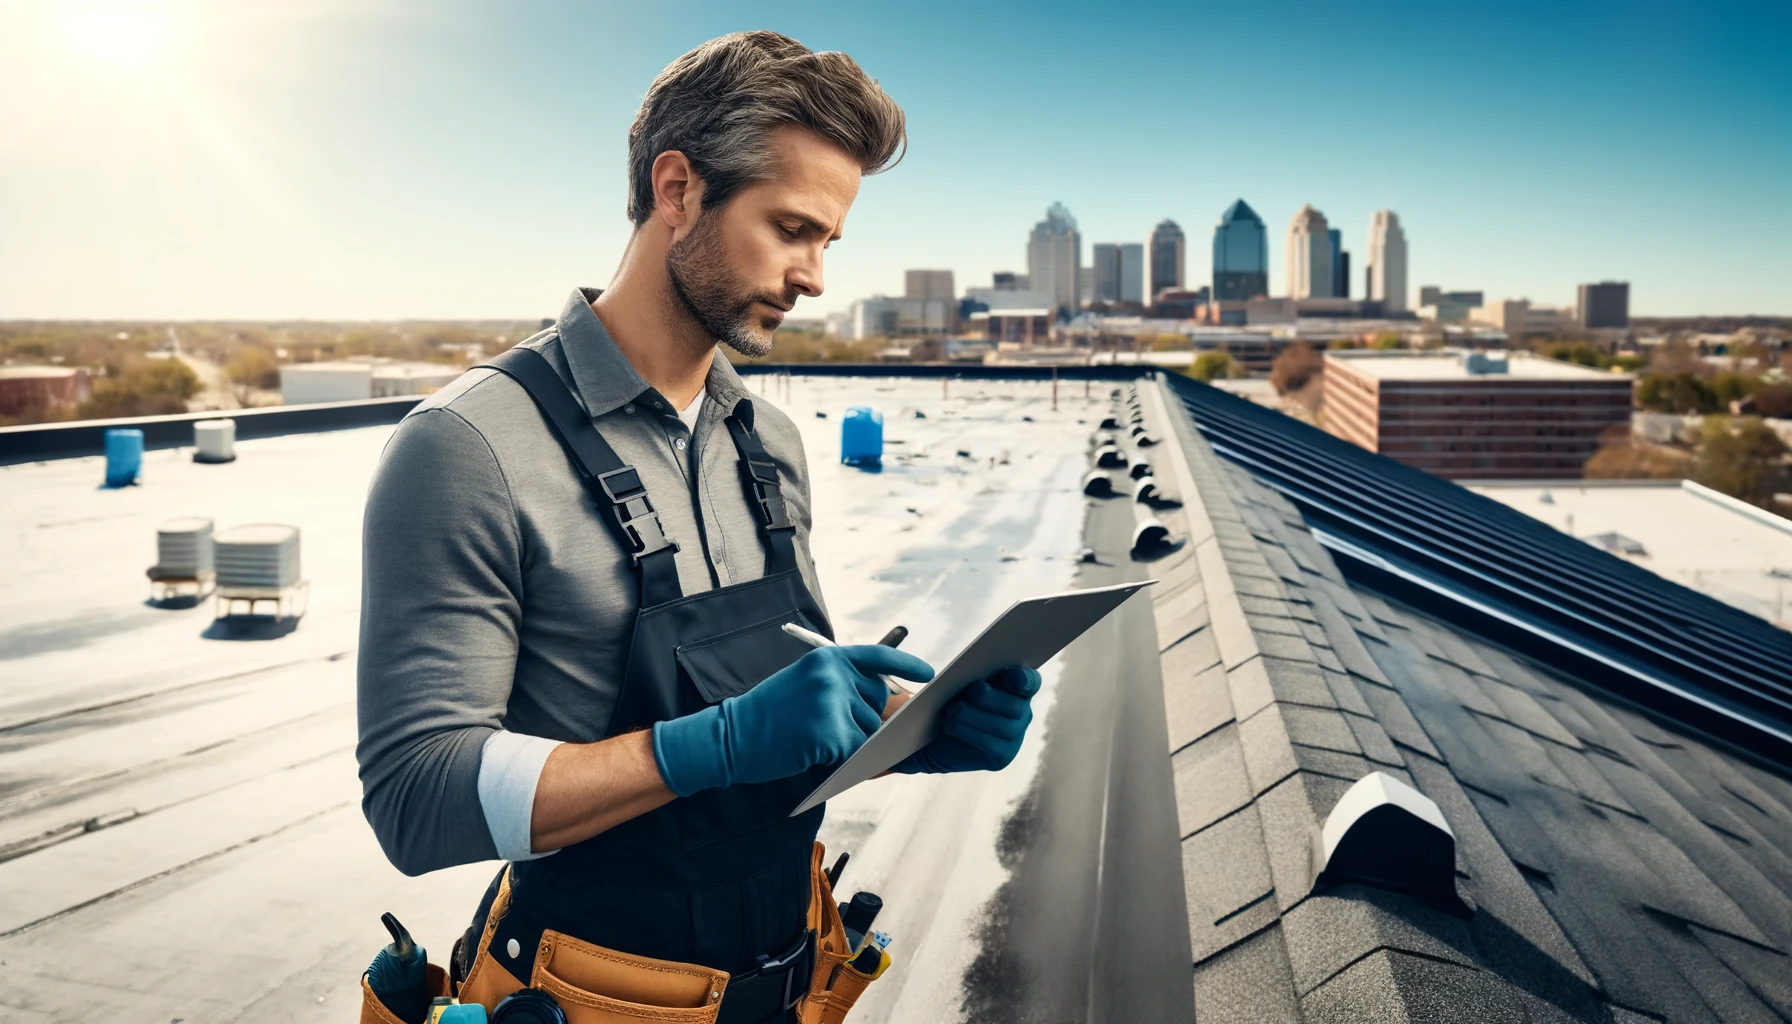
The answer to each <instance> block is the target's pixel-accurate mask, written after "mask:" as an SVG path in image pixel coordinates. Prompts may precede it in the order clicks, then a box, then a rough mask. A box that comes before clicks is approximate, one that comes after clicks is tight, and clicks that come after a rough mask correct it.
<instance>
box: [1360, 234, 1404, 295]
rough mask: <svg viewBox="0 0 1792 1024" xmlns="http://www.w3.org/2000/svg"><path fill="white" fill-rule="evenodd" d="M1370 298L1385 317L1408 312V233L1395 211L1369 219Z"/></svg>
mask: <svg viewBox="0 0 1792 1024" xmlns="http://www.w3.org/2000/svg"><path fill="white" fill-rule="evenodd" d="M1366 269H1367V270H1368V274H1369V294H1367V295H1365V296H1363V297H1364V298H1366V299H1373V300H1375V301H1377V302H1379V303H1381V309H1382V312H1383V313H1404V312H1406V232H1405V231H1403V230H1401V228H1400V217H1399V216H1398V215H1397V214H1395V213H1394V211H1392V210H1377V211H1376V212H1375V216H1373V217H1371V218H1369V266H1368V267H1367V268H1366Z"/></svg>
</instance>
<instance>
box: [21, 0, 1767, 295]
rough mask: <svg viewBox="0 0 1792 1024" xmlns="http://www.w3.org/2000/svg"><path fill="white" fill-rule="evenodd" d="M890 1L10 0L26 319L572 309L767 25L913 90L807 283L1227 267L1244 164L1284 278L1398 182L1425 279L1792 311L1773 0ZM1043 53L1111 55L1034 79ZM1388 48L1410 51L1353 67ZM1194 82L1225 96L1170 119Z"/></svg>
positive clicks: (1394, 202) (1275, 275)
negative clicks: (667, 102) (1067, 244)
mask: <svg viewBox="0 0 1792 1024" xmlns="http://www.w3.org/2000/svg"><path fill="white" fill-rule="evenodd" d="M896 10H897V9H895V8H886V9H877V8H871V7H863V6H855V7H853V8H850V9H846V8H842V9H838V10H835V9H826V8H807V7H793V6H785V5H764V6H758V7H753V8H744V7H741V6H738V5H720V4H696V5H694V6H692V7H691V8H690V9H689V12H688V16H687V17H683V18H680V19H678V20H677V21H676V23H667V22H666V21H665V20H664V19H659V18H656V17H655V16H654V15H653V14H652V12H650V11H636V10H630V9H626V8H623V7H620V6H616V7H606V6H600V5H586V4H571V3H560V2H554V3H547V2H535V3H526V4H519V5H512V6H511V7H507V8H504V9H503V10H502V11H501V12H500V11H499V10H498V9H494V8H487V7H472V6H467V5H458V4H442V5H425V4H422V3H421V2H417V0H368V2H366V3H347V2H341V3H330V4H312V5H290V4H279V5H255V6H253V7H241V6H233V5H227V4H224V3H221V2H216V0H106V2H99V3H93V2H76V0H67V2H63V3H55V4H52V3H50V2H49V0H13V2H10V3H5V4H0V60H4V61H5V62H6V64H7V66H8V67H9V69H10V70H11V73H12V75H13V79H12V80H13V82H14V86H15V87H14V88H11V89H9V90H7V91H6V93H5V94H4V95H0V138H5V139H7V140H8V143H7V144H8V147H9V159H7V160H5V161H0V224H5V225H6V229H5V231H4V233H3V234H0V318H34V317H45V318H80V319H99V318H126V317H142V318H166V319H189V318H191V319H214V318H245V319H276V318H287V317H305V318H317V319H357V318H388V319H390V318H403V317H424V318H475V317H479V318H483V317H494V318H495V317H529V316H538V315H549V314H551V313H552V312H553V309H554V308H555V307H556V306H557V304H558V302H559V299H560V297H561V296H563V295H564V293H565V291H566V289H567V288H568V287H570V286H571V285H573V284H575V283H579V284H595V285H602V284H604V283H605V281H606V279H607V278H608V276H609V274H610V273H611V272H612V270H613V269H614V267H615V265H616V261H617V259H618V258H619V256H620V254H621V251H622V247H623V245H624V244H625V243H626V240H627V235H628V223H627V220H626V219H625V218H624V217H623V215H622V208H623V202H624V195H625V182H624V161H623V159H622V153H623V148H624V142H625V132H626V128H627V124H628V122H629V120H630V119H631V118H632V117H633V115H634V112H635V109H636V107H637V105H638V103H639V99H640V96H641V94H642V93H643V92H644V91H645V89H646V86H647V84H648V83H649V82H650V81H651V79H652V77H653V75H654V74H655V73H656V72H657V71H658V70H659V69H660V68H661V67H663V66H664V65H665V64H666V63H667V62H668V61H669V60H671V59H672V58H674V57H676V56H677V55H678V54H680V53H682V52H684V51H685V50H687V49H689V48H690V47H691V46H693V45H696V44H697V43H699V42H701V41H703V40H704V39H707V38H710V37H712V36H714V35H718V34H721V33H723V32H726V31H731V30H737V29H742V28H751V27H767V28H772V29H776V30H779V31H784V32H788V33H790V34H792V35H794V36H796V37H797V38H799V39H802V40H803V41H804V42H805V43H807V44H808V45H810V46H813V47H816V48H818V49H841V50H845V51H846V52H848V53H850V54H852V55H853V56H854V57H855V58H856V59H858V60H859V61H860V62H861V63H862V64H863V65H864V66H865V67H866V69H867V70H868V71H869V72H870V73H871V74H872V75H873V76H875V77H877V78H878V79H879V80H880V81H881V82H882V83H883V84H884V86H885V87H886V88H887V89H888V90H889V91H890V93H891V95H892V96H893V97H895V98H896V99H897V101H898V102H899V103H901V104H903V106H904V108H905V109H906V110H907V112H908V115H909V125H910V135H911V138H910V149H909V152H908V156H907V157H906V158H905V159H904V161H903V162H902V164H901V165H900V166H898V167H897V168H896V169H895V170H893V171H892V172H890V173H889V174H887V175H882V176H878V177H873V178H868V179H866V181H865V183H864V186H863V188H862V190H861V194H860V198H859V201H858V203H857V204H856V205H855V207H854V209H853V212H852V215H851V217H850V218H849V220H848V223H847V230H846V234H845V237H844V238H843V239H842V241H841V243H840V244H838V245H837V246H835V247H834V249H833V250H832V251H831V252H830V254H829V260H828V267H827V274H828V278H827V283H828V287H827V292H826V294H825V295H824V296H823V297H822V298H820V299H819V300H808V299H805V300H803V301H802V302H800V303H799V304H798V307H797V309H796V311H795V313H794V315H795V316H797V317H818V316H821V315H823V314H825V313H828V312H831V311H837V310H843V309H844V308H846V306H847V305H848V304H850V303H851V302H852V300H854V299H855V298H860V297H864V296H868V295H873V294H877V293H880V292H881V293H885V294H896V293H898V292H899V291H900V290H901V288H902V285H903V277H902V273H903V271H904V270H905V269H906V268H910V267H939V268H949V269H951V270H953V271H954V272H955V276H956V279H957V281H958V282H959V284H960V287H961V288H963V287H965V286H974V285H980V284H982V283H983V282H987V281H989V280H990V275H991V273H992V272H993V271H997V270H1014V271H1021V272H1024V270H1025V266H1024V256H1025V253H1024V251H1023V250H1022V249H1020V248H1019V246H1018V245H1017V242H1018V240H1019V235H1020V234H1021V233H1022V231H1024V229H1025V227H1026V225H1029V224H1032V223H1034V222H1035V221H1036V220H1037V219H1038V217H1039V211H1040V210H1042V209H1044V208H1046V207H1047V206H1048V205H1049V204H1051V203H1052V202H1055V201H1061V202H1063V203H1064V204H1065V205H1067V206H1068V207H1069V208H1070V209H1071V210H1074V211H1075V212H1076V216H1077V218H1078V220H1079V224H1080V228H1079V234H1080V235H1081V236H1082V237H1083V238H1084V239H1096V238H1099V239H1103V240H1112V241H1115V242H1127V243H1131V242H1140V243H1143V242H1146V241H1147V239H1148V237H1149V235H1150V232H1151V230H1152V227H1153V225H1155V224H1157V223H1158V222H1160V221H1162V220H1165V219H1169V220H1173V221H1175V222H1176V223H1178V224H1180V225H1183V226H1184V229H1185V231H1187V232H1188V234H1189V244H1188V246H1187V251H1186V263H1185V268H1184V272H1185V280H1186V281H1187V282H1189V283H1191V284H1198V283H1201V282H1205V281H1209V280H1211V279H1212V273H1211V264H1210V262H1209V260H1210V258H1211V246H1210V245H1209V244H1207V240H1208V239H1207V236H1208V234H1209V232H1210V230H1211V225H1212V224H1213V223H1214V222H1215V220H1216V219H1217V217H1218V215H1219V213H1220V212H1221V211H1223V210H1224V209H1225V208H1226V207H1227V205H1228V204H1230V203H1231V202H1232V201H1233V200H1235V199H1237V198H1238V197H1241V196H1242V197H1246V198H1248V199H1249V201H1250V204H1251V206H1252V207H1253V208H1254V209H1255V210H1256V211H1257V212H1258V213H1259V214H1260V215H1261V216H1262V218H1263V219H1264V220H1265V222H1267V223H1268V224H1269V225H1271V226H1272V227H1273V228H1274V229H1276V230H1274V232H1273V233H1274V234H1275V235H1276V237H1275V238H1272V239H1271V240H1270V244H1269V250H1270V251H1269V254H1268V255H1269V259H1268V266H1267V271H1268V289H1267V290H1268V291H1269V293H1270V294H1284V293H1286V291H1287V284H1286V282H1285V281H1284V280H1283V276H1284V273H1285V258H1284V257H1285V254H1284V253H1283V252H1282V251H1281V249H1282V246H1281V241H1282V239H1281V232H1280V230H1279V229H1280V228H1281V227H1282V226H1283V225H1285V224H1287V223H1288V220H1289V218H1290V217H1291V216H1292V215H1293V214H1294V213H1295V211H1297V210H1298V209H1299V208H1300V207H1301V206H1303V205H1306V204H1311V205H1313V206H1314V207H1316V208H1318V209H1322V210H1324V211H1325V212H1326V214H1327V217H1328V220H1329V221H1330V222H1331V223H1332V224H1333V225H1335V226H1340V227H1341V229H1342V230H1343V232H1344V238H1343V248H1344V249H1345V250H1347V251H1350V252H1352V253H1355V254H1358V255H1357V256H1355V257H1353V261H1352V262H1353V265H1354V264H1356V263H1358V262H1359V261H1361V260H1364V259H1365V258H1366V255H1367V251H1368V250H1367V247H1366V239H1365V238H1364V237H1363V235H1362V234H1361V232H1362V230H1363V226H1364V225H1366V224H1368V223H1369V221H1370V218H1371V216H1372V215H1373V213H1374V212H1375V211H1377V210H1383V209H1393V210H1397V211H1399V213H1400V216H1401V220H1402V222H1403V223H1404V224H1405V225H1406V228H1407V231H1408V233H1409V238H1410V241H1411V244H1412V245H1413V250H1412V251H1413V254H1414V255H1413V261H1412V264H1411V266H1410V267H1408V268H1407V283H1408V289H1409V301H1411V292H1410V289H1413V288H1416V287H1417V285H1418V284H1419V283H1420V282H1440V283H1447V284H1450V285H1451V286H1452V287H1457V286H1463V287H1473V288H1476V289H1480V290H1483V291H1485V292H1486V293H1487V294H1488V295H1489V297H1506V296H1511V297H1525V298H1529V299H1530V300H1531V301H1532V302H1534V303H1537V304H1539V305H1555V306H1567V305H1571V304H1572V303H1573V302H1574V300H1575V289H1576V287H1577V285H1578V283H1580V282H1586V281H1599V280H1607V279H1611V280H1623V281H1629V282H1631V283H1632V287H1633V294H1634V296H1635V300H1636V301H1635V308H1634V309H1633V310H1632V313H1633V315H1638V316H1650V315H1695V314H1743V313H1761V314H1781V315H1784V314H1787V313H1792V289H1788V288H1786V287H1785V286H1784V282H1785V281H1786V280H1787V279H1788V278H1789V277H1792V257H1788V256H1787V254H1786V252H1785V250H1784V248H1783V246H1782V244H1781V239H1783V238H1785V237H1788V236H1792V199H1788V197H1787V194H1786V189H1785V188H1784V185H1783V180H1782V179H1783V177H1784V168H1785V167H1786V166H1792V81H1789V80H1788V78H1787V76H1785V75H1783V74H1780V73H1778V72H1777V71H1776V69H1777V68H1778V66H1779V65H1778V63H1777V61H1776V60H1773V59H1770V58H1772V55H1773V53H1774V50H1775V47H1776V46H1777V45H1779V44H1782V43H1783V42H1784V41H1785V40H1786V39H1787V38H1788V37H1792V9H1788V8H1787V7H1786V6H1785V5H1783V4H1778V5H1772V4H1750V3H1725V4H1717V5H1703V6H1701V5H1695V4H1691V3H1683V4H1669V5H1659V4H1658V5H1641V6H1637V5H1632V6H1628V7H1607V6H1601V5H1554V6H1545V5H1535V6H1523V5H1521V7H1519V8H1515V9H1510V10H1507V9H1502V10H1501V11H1491V10H1490V11H1475V10H1463V9H1457V8H1454V7H1453V8H1449V9H1443V8H1439V9H1438V10H1436V11H1433V12H1429V13H1427V12H1421V11H1392V10H1389V11H1365V12H1348V11H1344V10H1342V9H1338V8H1336V7H1335V5H1334V6H1328V5H1320V4H1302V5H1297V7H1296V8H1295V9H1294V10H1293V11H1292V12H1278V13H1276V14H1274V15H1273V16H1272V15H1271V14H1270V13H1268V12H1253V11H1246V10H1239V9H1235V8H1226V9H1221V10H1217V11H1210V12H1202V13H1199V14H1197V13H1196V12H1192V11H1187V10H1184V9H1181V8H1177V7H1162V8H1152V7H1147V8H1146V9H1144V10H1141V11H1138V12H1136V13H1133V12H1129V13H1132V16H1131V17H1129V18H1126V19H1116V18H1107V17H1102V16H1098V13H1097V12H1092V11H1089V10H1087V9H1085V8H1082V7H1078V6H1075V5H1067V4H1045V5H1032V6H1027V7H1020V6H1016V5H1007V6H1002V5H993V6H987V7H979V8H977V9H974V10H958V9H955V8H951V9H948V8H941V9H940V14H941V16H942V17H943V16H945V14H946V12H947V11H948V10H949V11H950V20H951V24H952V26H953V28H952V31H951V32H946V33H942V32H938V31H936V30H935V29H937V26H938V19H935V18H930V17H924V16H920V15H923V14H924V13H925V12H921V11H914V10H911V9H910V8H908V7H905V8H903V9H902V10H903V11H905V12H907V13H906V14H905V15H904V16H902V17H897V16H895V12H896ZM1291 23H1293V24H1298V25H1299V26H1300V29H1301V30H1300V31H1298V32H1287V31H1284V30H1283V29H1284V28H1285V27H1286V26H1287V25H1288V24H1291ZM1220 37H1229V38H1238V39H1247V40H1253V41H1254V45H1250V46H1240V47H1232V46H1224V47H1219V46H1210V45H1206V43H1207V42H1208V41H1211V40H1213V39H1215V38H1220ZM991 38H1001V39H1003V40H1005V41H1006V43H1007V45H1005V46H1003V47H997V48H994V49H993V50H992V49H991V48H989V47H988V46H987V43H988V40H989V39H991ZM1042 49H1043V50H1049V51H1051V52H1055V53H1059V54H1061V55H1062V56H1063V57H1064V59H1070V60H1074V61H1076V62H1078V63H1080V64H1087V65H1089V66H1091V67H1095V68H1099V69H1101V74H1100V75H1098V76H1096V77H1095V78H1094V79H1092V80H1093V81H1095V82H1097V83H1098V85H1097V86H1096V87H1095V88H1089V87H1088V86H1087V85H1086V84H1083V83H1086V82H1087V81H1090V80H1091V79H1087V78H1077V79H1075V80H1074V81H1073V80H1072V79H1071V78H1066V79H1064V80H1063V81H1057V80H1045V79H1041V80H1039V81H1038V82H1036V83H1035V84H1034V86H1030V87H1029V88H1028V89H1027V90H1025V92H1024V93H1023V94H1016V93H1013V92H1012V90H1011V89H1010V88H1009V83H1011V82H1013V81H1015V80H1017V76H1021V75H1024V74H1026V73H1027V68H1028V66H1029V65H1028V63H1027V61H1028V58H1027V55H1028V54H1029V53H1037V52H1042ZM1368 52H1374V53H1376V54H1380V55H1381V56H1383V57H1385V58H1386V59H1385V60H1372V61H1356V60H1352V61H1349V62H1347V63H1346V64H1345V65H1344V66H1345V67H1347V68H1348V71H1347V72H1346V73H1344V74H1342V75H1340V74H1339V72H1338V68H1339V66H1340V65H1339V64H1338V60H1339V58H1341V57H1345V56H1349V55H1351V54H1355V53H1368ZM594 53H595V54H599V55H601V59H592V57H591V56H590V55H591V54H594ZM1495 54H1497V55H1498V59H1497V60H1495V59H1492V58H1493V55H1495ZM1465 56H1470V57H1473V59H1470V60H1466V61H1465V60H1464V59H1463V58H1464V57H1465ZM521 68H528V69H529V73H528V74H521V73H518V70H517V69H521ZM1028 80H1029V81H1031V79H1028ZM1339 87H1343V88H1345V89H1347V90H1348V91H1349V92H1350V93H1351V94H1352V96H1353V103H1352V104H1351V105H1350V106H1349V108H1348V109H1354V110H1359V111H1361V110H1374V111H1376V112H1377V114H1376V117H1375V119H1374V120H1373V123H1372V124H1371V123H1365V122H1363V121H1362V120H1361V119H1360V118H1354V119H1353V118H1351V117H1349V116H1347V115H1346V114H1345V113H1343V111H1344V110H1345V109H1346V108H1344V107H1340V108H1339V110H1340V113H1338V114H1337V115H1336V116H1335V117H1329V118H1322V117H1314V118H1312V119H1311V121H1310V123H1307V124H1305V125H1303V127H1302V130H1301V131H1298V132H1290V131H1289V130H1288V127H1287V126H1286V125H1285V124H1284V123H1283V122H1282V119H1280V118H1278V117H1276V116H1273V114H1272V113H1271V112H1273V111H1274V110H1276V109H1280V108H1282V107H1285V106H1286V104H1287V103H1289V102H1291V101H1292V99H1293V98H1294V97H1298V96H1303V95H1311V94H1312V93H1313V92H1314V90H1316V89H1318V90H1325V91H1330V90H1334V89H1337V88H1339ZM1247 99H1248V102H1246V100H1247ZM1192 109H1201V110H1203V111H1204V113H1203V117H1202V125H1201V128H1200V130H1199V131H1190V130H1181V129H1178V130H1176V131H1169V130H1166V126H1167V125H1172V124H1176V125H1181V124H1184V123H1185V120H1186V114H1187V112H1188V111H1189V110H1192ZM1566 110H1571V111H1572V112H1573V116H1572V117H1563V116H1561V114H1562V112H1563V111H1566ZM1116 111H1117V112H1116ZM1664 125H1668V126H1677V127H1676V128H1675V130H1672V131H1663V130H1662V129H1663V126H1664ZM1588 126H1596V128H1597V130H1596V131H1595V130H1590V129H1589V127H1588ZM1498 138H1511V139H1523V140H1524V144H1523V145H1493V144H1491V141H1492V140H1494V139H1498ZM973 155H977V156H978V157H979V158H980V159H972V156H973ZM982 165H987V166H982ZM1540 240H1546V243H1547V244H1539V242H1540ZM1086 255H1087V254H1086V250H1085V258H1086ZM1355 276H1357V277H1358V278H1359V280H1358V281H1355V282H1353V283H1352V288H1351V291H1352V292H1353V293H1355V292H1357V291H1358V290H1359V289H1360V286H1361V283H1362V282H1361V280H1360V278H1361V272H1360V270H1358V271H1355Z"/></svg>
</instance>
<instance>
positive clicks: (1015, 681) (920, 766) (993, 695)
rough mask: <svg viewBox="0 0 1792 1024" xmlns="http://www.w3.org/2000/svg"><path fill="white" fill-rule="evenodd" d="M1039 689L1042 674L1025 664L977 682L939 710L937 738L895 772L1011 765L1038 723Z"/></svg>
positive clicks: (988, 768) (995, 768) (976, 769)
mask: <svg viewBox="0 0 1792 1024" xmlns="http://www.w3.org/2000/svg"><path fill="white" fill-rule="evenodd" d="M1038 692H1039V673H1038V672H1036V671H1034V670H1033V669H1030V668H1026V667H1025V666H1022V665H1014V666H1011V667H1009V668H1005V669H1002V670H1001V671H1000V672H997V673H995V674H994V675H991V676H990V677H989V678H987V679H981V680H978V681H977V682H974V683H972V684H971V685H969V686H967V687H965V688H964V689H963V690H961V691H960V692H959V694H958V696H956V697H953V698H952V700H951V701H950V702H948V703H947V704H946V707H945V710H943V711H941V712H940V731H939V735H938V736H936V737H934V740H933V742H932V743H929V744H927V745H926V746H925V747H922V748H921V749H920V750H917V751H915V752H914V753H912V754H910V755H909V756H908V757H906V758H903V759H902V760H901V761H900V762H898V763H897V765H896V767H894V768H892V769H890V770H891V771H893V772H902V773H904V774H909V775H914V774H920V773H928V774H937V773H941V772H982V771H989V772H994V771H1000V770H1002V769H1003V768H1006V767H1008V764H1009V762H1011V761H1013V760H1014V755H1015V754H1018V753H1020V743H1021V740H1023V739H1025V738H1026V735H1027V726H1028V725H1029V724H1030V723H1031V722H1032V721H1033V704H1032V701H1033V695H1034V694H1036V693H1038Z"/></svg>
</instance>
